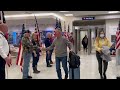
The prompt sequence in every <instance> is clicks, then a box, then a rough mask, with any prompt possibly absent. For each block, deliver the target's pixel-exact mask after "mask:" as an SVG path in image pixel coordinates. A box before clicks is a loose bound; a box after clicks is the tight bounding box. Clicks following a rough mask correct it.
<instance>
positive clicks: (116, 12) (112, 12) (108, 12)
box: [108, 11, 119, 13]
mask: <svg viewBox="0 0 120 90" xmlns="http://www.w3.org/2000/svg"><path fill="white" fill-rule="evenodd" d="M108 13H119V11H109V12H108Z"/></svg>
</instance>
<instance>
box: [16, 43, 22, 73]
mask: <svg viewBox="0 0 120 90" xmlns="http://www.w3.org/2000/svg"><path fill="white" fill-rule="evenodd" d="M22 53H23V47H22V41H21V42H20V45H19V51H18V57H17V62H16V65H18V66H20V68H21V72H22V70H23V57H22Z"/></svg>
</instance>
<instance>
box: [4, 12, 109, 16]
mask: <svg viewBox="0 0 120 90" xmlns="http://www.w3.org/2000/svg"><path fill="white" fill-rule="evenodd" d="M29 13H30V14H31V13H56V14H58V15H61V16H64V14H73V15H74V16H75V17H76V16H77V17H78V16H84V15H85V16H86V15H104V14H108V11H69V12H59V11H5V15H16V14H29Z"/></svg>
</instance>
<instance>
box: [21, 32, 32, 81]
mask: <svg viewBox="0 0 120 90" xmlns="http://www.w3.org/2000/svg"><path fill="white" fill-rule="evenodd" d="M30 34H31V32H30V31H29V30H26V31H25V33H24V36H23V38H22V46H23V60H24V63H23V79H31V78H32V77H31V76H29V75H28V73H29V64H30V60H31V57H32V48H33V47H32V46H33V45H32V43H31V40H30Z"/></svg>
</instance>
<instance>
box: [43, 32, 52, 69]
mask: <svg viewBox="0 0 120 90" xmlns="http://www.w3.org/2000/svg"><path fill="white" fill-rule="evenodd" d="M50 38H51V33H49V32H48V33H47V34H46V39H45V42H44V43H45V47H46V48H47V47H49V46H50V45H51V41H50ZM52 50H53V49H52ZM52 50H49V51H46V64H47V67H52V65H51V62H52V60H51V55H52Z"/></svg>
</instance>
